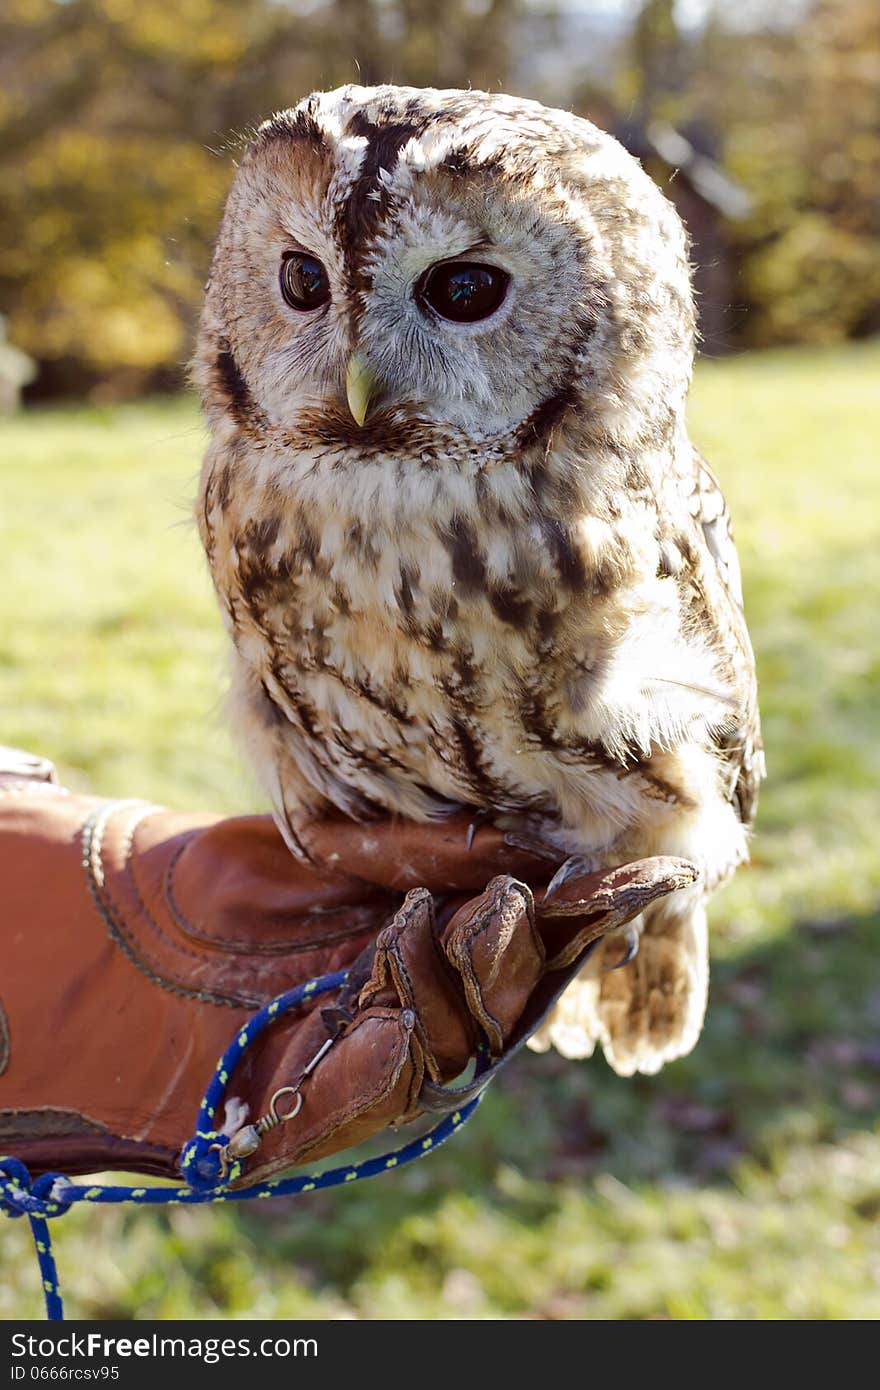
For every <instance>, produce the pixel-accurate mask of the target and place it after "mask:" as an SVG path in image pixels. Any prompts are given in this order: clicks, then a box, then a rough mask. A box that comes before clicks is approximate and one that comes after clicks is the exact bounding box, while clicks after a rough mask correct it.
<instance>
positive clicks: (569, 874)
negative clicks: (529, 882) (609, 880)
mask: <svg viewBox="0 0 880 1390" xmlns="http://www.w3.org/2000/svg"><path fill="white" fill-rule="evenodd" d="M594 869H595V865H594V864H591V862H590V861H589V859H585V858H584V857H583V856H582V855H580V854H574V855H572V857H571V858H570V859H566V861H565V863H564V864H560V866H559V868H558V869H557V870H556V873H555V874H554V875H553V877H552V878H551V880H550V882H549V883H548V884H547V887H546V889H545V890H544V897H543V899H542V905H544V906H546V904H547V903H549V902H550V900H551V898H554V897H555V896H556V894H557V893H558V892H559V890H560V888H561V887H562V886H563V884H565V883H567V882H568V880H569V879H570V878H575V877H583V876H585V875H586V874H590V873H593V871H594Z"/></svg>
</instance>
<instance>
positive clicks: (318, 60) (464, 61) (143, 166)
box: [0, 0, 515, 393]
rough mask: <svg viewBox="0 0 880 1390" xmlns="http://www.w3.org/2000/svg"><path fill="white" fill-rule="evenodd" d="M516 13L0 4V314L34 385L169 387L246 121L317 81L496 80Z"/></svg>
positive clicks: (333, 2) (453, 6)
mask: <svg viewBox="0 0 880 1390" xmlns="http://www.w3.org/2000/svg"><path fill="white" fill-rule="evenodd" d="M514 4H515V0H386V3H381V4H377V3H374V0H308V3H302V2H301V0H290V3H280V0H247V3H242V0H175V3H174V4H173V5H168V3H167V0H4V8H3V9H2V11H0V310H2V311H3V312H5V313H7V314H8V315H9V320H10V336H11V338H12V339H13V340H14V341H15V342H16V343H17V344H18V345H19V346H20V347H22V348H24V349H25V350H26V351H27V352H29V353H31V354H32V355H33V356H34V357H35V358H37V359H38V360H39V362H40V364H41V376H40V388H41V389H42V390H43V391H52V390H78V389H84V388H86V387H89V386H91V385H92V384H93V383H95V382H96V381H104V382H107V383H109V386H110V389H112V390H114V391H115V392H117V393H132V392H136V391H137V390H139V389H142V388H144V387H146V386H147V385H155V384H161V382H162V381H164V380H168V381H178V380H179V379H180V376H181V372H182V368H183V365H184V363H185V361H186V358H187V356H188V353H189V350H190V344H191V339H192V328H193V321H194V317H195V315H196V313H197V312H198V304H199V299H200V295H201V287H202V283H203V281H204V277H205V273H206V271H207V266H208V262H209V258H210V248H211V242H212V239H213V236H214V233H215V230H216V226H217V222H218V220H219V217H220V213H221V209H222V205H223V199H224V197H225V193H226V189H227V187H228V184H229V180H230V177H231V173H232V162H231V159H230V153H231V152H234V150H235V149H236V148H237V146H238V145H239V144H240V143H241V140H242V138H243V136H244V135H245V134H246V133H247V131H248V129H249V128H250V127H251V126H252V125H253V123H254V122H256V121H258V120H260V119H261V118H263V117H264V116H266V115H269V114H271V112H272V111H274V110H278V109H279V108H281V107H285V106H289V105H292V104H293V103H294V102H296V101H297V100H298V99H299V98H300V97H301V96H302V95H304V94H305V93H307V92H309V91H311V90H313V89H314V88H316V87H332V86H336V85H338V84H339V83H341V82H346V81H357V80H359V79H360V80H363V81H376V80H381V79H383V78H385V79H387V78H397V79H398V80H404V79H407V80H411V81H413V82H415V83H419V84H427V83H429V82H430V81H431V80H432V78H433V79H434V80H436V81H438V82H441V83H444V84H448V85H466V84H467V82H468V81H469V80H471V79H472V80H474V81H475V82H480V81H482V82H484V83H486V84H489V85H494V86H497V85H499V81H501V80H503V79H504V77H505V76H506V73H507V48H506V39H507V34H508V24H507V20H508V18H509V16H510V13H511V11H512V7H513V5H514Z"/></svg>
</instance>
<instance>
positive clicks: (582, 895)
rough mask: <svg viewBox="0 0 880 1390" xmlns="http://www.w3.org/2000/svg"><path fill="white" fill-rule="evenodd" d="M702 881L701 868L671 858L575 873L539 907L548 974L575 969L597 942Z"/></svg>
mask: <svg viewBox="0 0 880 1390" xmlns="http://www.w3.org/2000/svg"><path fill="white" fill-rule="evenodd" d="M698 877H699V870H698V869H697V868H696V867H695V865H693V864H691V863H689V862H688V861H687V860H686V859H675V858H672V857H671V856H667V855H656V856H654V857H653V858H650V859H638V860H636V861H635V862H634V863H632V864H621V865H619V866H618V867H617V868H614V869H604V870H601V871H600V872H598V873H583V874H578V873H572V874H571V875H569V876H568V877H566V878H564V879H563V880H562V881H561V882H560V883H559V884H558V886H557V887H555V888H554V889H553V890H552V891H550V892H548V893H546V894H545V895H544V897H543V898H542V899H541V900H539V902H538V904H537V908H536V911H537V917H538V923H539V926H540V932H541V937H542V939H543V942H544V947H545V950H546V953H547V969H548V970H561V969H562V968H563V967H565V966H567V965H571V964H572V962H573V961H574V960H576V958H577V957H578V956H579V955H580V954H581V952H582V951H584V950H585V949H586V947H587V946H588V945H589V944H590V942H591V941H595V940H596V938H597V937H600V936H604V935H605V934H606V933H607V932H609V931H614V930H616V929H617V928H618V927H622V926H625V925H626V923H627V922H629V921H631V920H632V919H633V917H637V916H638V915H639V913H640V912H643V911H644V910H645V908H646V907H647V906H648V904H649V903H652V902H654V901H655V899H657V898H662V897H665V895H666V894H667V893H675V892H677V891H678V890H679V889H681V888H687V887H690V885H691V884H693V883H695V882H696V880H697V878H698Z"/></svg>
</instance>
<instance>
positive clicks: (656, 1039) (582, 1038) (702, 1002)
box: [529, 893, 709, 1076]
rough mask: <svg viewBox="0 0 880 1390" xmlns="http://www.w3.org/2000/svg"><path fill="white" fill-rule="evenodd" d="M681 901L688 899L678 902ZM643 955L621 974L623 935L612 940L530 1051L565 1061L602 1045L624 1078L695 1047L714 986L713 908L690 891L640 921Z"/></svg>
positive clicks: (595, 957)
mask: <svg viewBox="0 0 880 1390" xmlns="http://www.w3.org/2000/svg"><path fill="white" fill-rule="evenodd" d="M675 899H683V900H684V901H681V902H676V901H675ZM636 925H637V926H638V927H639V928H640V942H639V950H638V954H637V955H636V956H635V957H634V959H633V960H632V961H631V962H630V963H629V964H628V965H626V966H625V967H624V968H623V969H621V970H614V969H611V967H612V966H614V965H615V964H616V963H617V962H618V961H619V960H620V959H621V958H622V956H623V955H624V954H625V951H626V941H625V940H624V936H623V934H622V933H615V934H614V935H609V936H608V937H606V938H605V939H604V940H603V941H602V943H601V945H600V947H599V948H598V949H597V950H596V951H595V952H594V954H593V955H592V956H591V957H590V960H589V962H588V963H587V966H586V968H585V970H584V972H583V974H582V975H580V976H579V977H578V979H576V980H575V981H574V982H573V983H572V984H571V985H569V987H568V989H567V990H566V992H565V994H564V995H563V996H562V998H561V1000H560V1001H559V1003H558V1004H557V1006H556V1008H555V1009H554V1011H553V1013H552V1014H551V1015H550V1018H549V1019H548V1020H547V1022H546V1023H545V1024H544V1026H543V1027H542V1028H541V1030H540V1032H539V1033H536V1034H535V1036H534V1038H532V1040H531V1042H530V1044H529V1046H530V1047H533V1048H534V1049H535V1050H536V1051H538V1052H544V1051H546V1050H547V1049H548V1048H549V1047H551V1046H552V1047H555V1048H556V1049H557V1050H558V1051H559V1052H561V1053H562V1055H563V1057H571V1058H580V1057H590V1056H592V1053H593V1050H594V1048H595V1046H596V1043H597V1042H598V1043H600V1044H601V1046H602V1050H603V1052H604V1053H605V1058H606V1061H607V1062H608V1064H609V1066H611V1067H613V1068H614V1070H615V1071H616V1072H617V1074H618V1075H619V1076H632V1075H633V1074H634V1073H635V1072H643V1073H647V1074H653V1073H654V1072H658V1071H659V1070H660V1068H661V1067H662V1066H663V1065H664V1064H665V1063H666V1062H671V1061H674V1059H675V1058H676V1057H684V1056H686V1054H687V1053H688V1052H690V1051H691V1050H692V1048H693V1047H694V1045H695V1044H696V1042H697V1039H698V1038H699V1036H700V1032H701V1030H702V1027H703V1018H704V1016H705V1012H706V999H707V995H708V989H709V951H708V932H707V927H706V911H705V907H704V905H703V903H702V902H701V901H699V899H697V898H696V897H695V895H691V894H690V893H684V894H676V895H675V898H670V899H665V900H664V901H663V902H660V903H657V904H656V905H655V906H653V907H651V908H649V909H648V910H647V912H645V913H644V914H643V916H642V917H641V918H637V919H636Z"/></svg>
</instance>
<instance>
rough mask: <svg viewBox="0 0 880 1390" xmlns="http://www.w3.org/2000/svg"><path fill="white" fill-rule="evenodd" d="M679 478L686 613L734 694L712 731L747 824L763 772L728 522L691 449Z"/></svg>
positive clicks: (714, 484)
mask: <svg viewBox="0 0 880 1390" xmlns="http://www.w3.org/2000/svg"><path fill="white" fill-rule="evenodd" d="M681 481H682V483H683V484H684V487H683V493H684V497H685V499H686V504H687V509H688V513H689V515H690V518H691V523H692V527H693V531H692V534H693V538H694V542H695V549H696V556H695V558H696V559H697V564H696V565H695V566H694V568H693V569H692V570H691V574H690V578H691V603H692V616H693V618H694V620H695V621H696V622H697V623H698V624H699V626H700V627H701V628H703V629H704V630H707V631H708V635H709V637H710V640H711V642H712V645H713V647H715V649H716V650H717V651H718V652H719V655H720V656H721V659H722V663H723V665H724V667H725V670H726V674H727V676H728V680H729V682H730V686H731V689H732V692H733V695H734V699H735V712H734V713H733V715H732V718H731V721H730V723H729V725H728V726H727V727H726V728H725V729H724V730H723V731H721V732H719V734H718V735H717V736H716V740H717V746H718V751H719V753H720V754H721V755H722V759H723V762H724V764H725V766H726V769H727V778H726V785H727V791H728V796H729V799H730V801H731V802H732V803H733V805H734V806H735V807H736V809H737V811H738V813H739V816H740V819H741V820H742V821H743V823H744V824H746V825H750V824H751V823H752V821H753V820H754V818H755V812H756V810H757V804H758V787H759V785H760V783H761V779H762V778H763V776H764V745H763V743H762V740H761V721H760V717H759V714H758V692H757V680H756V675H755V657H754V652H753V651H752V644H751V641H750V639H749V633H748V628H747V627H746V620H745V613H744V611H743V595H742V578H741V574H740V566H739V558H738V556H737V553H736V546H735V544H734V539H733V526H732V523H731V519H730V513H729V511H728V509H727V503H726V502H725V500H724V494H723V493H722V491H721V486H720V484H719V482H718V479H717V478H716V476H715V474H714V473H713V471H712V469H711V468H710V467H709V465H708V463H707V462H706V460H705V459H704V458H703V457H702V455H701V454H700V453H699V452H698V451H697V450H696V449H694V450H693V454H692V460H691V469H690V472H689V473H688V475H687V476H686V477H685V478H682V479H681Z"/></svg>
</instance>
